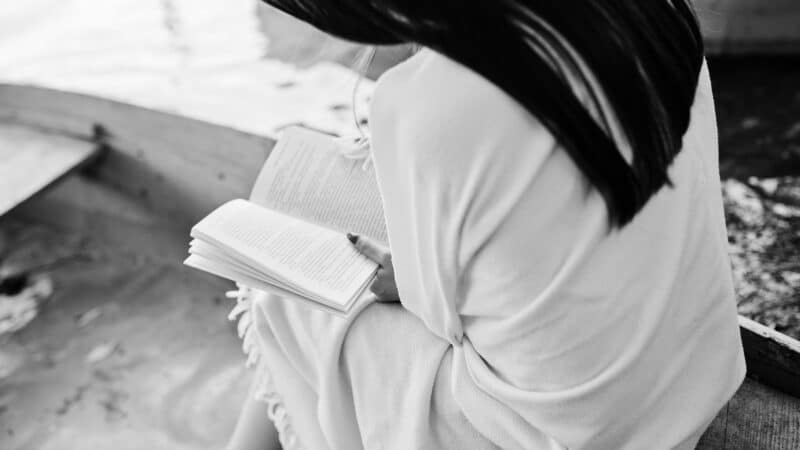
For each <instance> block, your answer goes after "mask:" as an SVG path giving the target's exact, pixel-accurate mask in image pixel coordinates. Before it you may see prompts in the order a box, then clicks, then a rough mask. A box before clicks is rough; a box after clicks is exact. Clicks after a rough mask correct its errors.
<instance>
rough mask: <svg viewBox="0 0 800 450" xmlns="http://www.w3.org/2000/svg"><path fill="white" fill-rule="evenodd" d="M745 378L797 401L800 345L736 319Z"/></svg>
mask: <svg viewBox="0 0 800 450" xmlns="http://www.w3.org/2000/svg"><path fill="white" fill-rule="evenodd" d="M739 328H740V331H741V333H742V345H743V346H744V354H745V359H746V360H747V374H748V376H750V377H752V378H754V379H756V380H759V381H761V382H762V383H764V384H766V385H768V386H771V387H773V388H775V389H777V390H779V391H781V392H784V393H786V394H789V395H792V396H794V397H797V398H800V342H798V341H797V340H795V339H792V338H790V337H789V336H786V335H785V334H783V333H779V332H777V331H775V330H773V329H771V328H768V327H765V326H764V325H761V324H760V323H757V322H754V321H752V320H750V319H748V318H746V317H742V316H739Z"/></svg>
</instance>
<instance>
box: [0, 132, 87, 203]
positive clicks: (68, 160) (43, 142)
mask: <svg viewBox="0 0 800 450" xmlns="http://www.w3.org/2000/svg"><path fill="white" fill-rule="evenodd" d="M98 154H99V146H98V145H97V144H95V143H92V142H88V141H86V140H77V139H72V138H68V137H65V136H60V135H56V134H52V133H44V132H42V131H40V130H35V129H32V128H29V127H24V126H19V125H9V124H2V123H0V216H2V215H4V214H6V213H7V212H9V211H11V210H12V209H14V208H16V207H17V206H19V205H20V204H21V203H22V202H24V201H26V200H28V199H29V198H31V197H33V196H34V195H36V194H38V193H39V192H41V191H43V190H44V189H46V188H47V187H49V186H51V185H53V184H54V183H56V182H58V181H59V180H61V179H62V178H64V177H65V176H67V175H69V174H71V173H73V172H74V171H76V170H78V169H79V168H80V167H83V166H84V165H85V164H86V163H87V162H88V161H89V160H90V159H92V158H93V157H94V156H96V155H98Z"/></svg>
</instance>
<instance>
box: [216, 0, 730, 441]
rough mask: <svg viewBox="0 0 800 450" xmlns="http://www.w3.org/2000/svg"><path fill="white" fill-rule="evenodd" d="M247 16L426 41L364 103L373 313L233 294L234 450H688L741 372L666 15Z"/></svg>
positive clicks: (601, 9) (698, 56)
mask: <svg viewBox="0 0 800 450" xmlns="http://www.w3.org/2000/svg"><path fill="white" fill-rule="evenodd" d="M268 3H271V4H273V5H275V6H277V7H279V8H281V9H283V10H284V11H286V12H288V13H290V14H293V15H295V16H297V17H299V18H300V19H303V20H305V21H307V22H309V23H311V24H313V25H315V26H317V27H319V28H321V29H322V30H324V31H328V32H330V33H332V34H335V35H338V36H340V37H343V38H346V39H351V40H354V41H358V42H363V43H370V44H393V43H401V42H407V43H415V44H418V45H421V46H422V47H423V50H422V51H420V52H419V53H418V54H416V55H415V56H413V57H412V58H410V59H409V60H407V61H406V62H404V63H402V64H400V65H399V66H397V67H395V68H394V69H392V70H390V71H389V72H388V73H386V74H385V75H384V76H383V77H382V78H381V79H380V80H379V82H378V86H377V88H376V91H375V95H374V97H375V98H374V101H373V105H372V110H371V129H372V142H371V145H372V152H373V160H374V164H375V168H376V173H377V176H378V182H379V186H380V189H381V195H382V197H383V200H384V208H385V215H386V222H387V229H388V232H389V241H390V247H391V252H390V253H389V250H388V249H380V248H377V247H376V246H375V245H374V244H372V243H370V242H369V241H368V240H366V239H365V238H358V237H355V236H353V237H352V240H354V241H355V242H356V245H357V246H358V247H359V248H360V249H362V251H364V252H365V253H366V254H367V255H368V256H370V257H372V258H374V259H376V260H377V261H378V262H379V263H380V264H381V265H382V271H381V273H380V276H379V278H378V280H377V281H376V285H375V286H373V292H375V294H376V297H377V299H378V300H384V301H385V302H377V303H376V302H368V303H365V304H364V305H362V307H361V309H360V310H359V311H357V313H356V314H353V315H352V316H351V317H349V318H348V319H338V318H333V317H330V316H328V315H326V314H325V313H322V312H316V311H311V310H309V309H307V308H304V307H302V306H299V305H294V304H292V303H291V302H284V301H281V300H280V299H276V298H272V297H271V296H269V295H266V294H263V293H262V294H256V293H254V292H250V291H249V290H247V289H242V291H241V292H240V304H239V308H238V309H239V310H246V313H245V316H244V319H243V320H242V323H240V325H241V327H242V329H243V331H244V334H245V347H246V348H247V349H248V350H250V354H251V357H252V358H253V359H256V358H259V359H260V367H259V369H258V370H259V371H258V374H257V376H256V378H257V381H256V384H257V386H256V387H255V388H254V389H256V394H257V395H255V397H257V398H259V399H261V400H264V401H265V403H264V404H263V405H264V406H260V405H261V404H260V403H259V401H256V400H253V401H249V402H248V404H247V405H246V406H245V410H244V412H243V414H242V417H241V419H240V422H239V426H238V427H237V431H236V432H235V433H234V437H233V439H232V442H231V448H269V446H270V445H274V444H275V443H274V441H273V442H270V439H274V438H272V436H273V434H271V433H270V431H269V430H270V428H269V427H268V426H267V425H266V424H265V418H264V415H269V416H270V417H272V418H273V419H274V421H275V423H276V425H277V428H278V430H279V431H280V432H281V438H282V440H283V444H284V447H286V448H300V447H304V448H307V449H326V448H330V449H357V448H366V449H373V448H390V449H395V448H396V449H428V448H431V449H435V448H453V449H482V448H520V449H564V448H570V449H580V448H591V449H642V448H648V449H649V448H664V449H667V448H681V449H688V448H694V446H695V445H696V443H697V441H698V439H699V437H700V436H701V434H702V432H703V431H704V429H705V428H706V427H707V426H708V424H709V423H710V421H711V420H712V419H713V418H714V417H715V415H716V414H717V412H718V411H719V410H720V408H722V406H723V405H724V404H725V403H726V401H727V400H728V399H729V398H730V397H731V396H732V395H733V393H734V392H735V390H736V389H737V387H738V385H739V384H740V383H741V381H742V379H743V376H744V372H745V367H744V360H743V355H742V349H741V342H740V338H739V335H738V327H737V318H736V310H735V305H734V294H733V289H732V280H731V274H730V267H729V261H728V258H727V251H726V245H727V240H726V233H725V224H724V218H723V213H722V202H721V198H720V186H719V172H718V165H717V164H718V161H717V138H716V124H715V118H714V107H713V100H712V96H711V87H710V83H709V78H708V72H707V68H706V66H705V62H704V58H703V49H702V42H701V38H700V35H699V31H698V26H697V23H696V19H695V17H694V14H693V12H692V10H691V7H690V5H689V3H688V2H686V1H684V0H673V1H671V2H667V1H661V2H659V1H656V2H638V1H633V0H625V1H617V2H608V1H599V0H574V1H560V2H559V1H542V2H537V1H530V0H529V1H523V0H491V1H490V0H482V1H481V0H462V1H460V2H457V3H455V2H449V1H437V2H430V1H422V0H417V1H411V0H405V1H402V0H383V1H379V0H375V1H369V2H365V1H363V0H339V1H336V2H334V1H324V0H273V1H269V2H268ZM389 255H390V257H389ZM393 300H397V301H399V303H397V302H394V303H393V302H392V301H393ZM270 374H271V376H270Z"/></svg>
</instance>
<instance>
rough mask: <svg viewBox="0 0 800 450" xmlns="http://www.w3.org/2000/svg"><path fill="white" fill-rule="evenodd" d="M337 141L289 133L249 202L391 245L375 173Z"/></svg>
mask: <svg viewBox="0 0 800 450" xmlns="http://www.w3.org/2000/svg"><path fill="white" fill-rule="evenodd" d="M341 145H344V144H341V143H339V142H337V141H336V140H335V138H333V137H331V136H328V135H325V134H322V133H319V132H316V131H312V130H308V129H305V128H300V127H293V128H289V129H287V130H286V131H284V134H283V136H282V137H281V138H280V140H279V141H278V143H277V144H275V147H274V148H273V149H272V153H271V154H270V156H269V158H268V159H267V162H266V164H265V165H264V167H263V169H262V170H261V173H260V174H259V175H258V179H257V180H256V183H255V185H254V186H253V191H252V194H251V196H250V200H251V201H252V202H254V203H256V204H259V205H262V206H266V207H267V208H270V209H274V210H277V211H281V212H284V213H286V214H289V215H292V216H294V217H297V218H300V219H303V220H306V221H308V222H312V223H315V224H318V225H321V226H324V227H326V228H330V229H332V230H336V231H339V232H341V233H346V232H354V233H358V234H363V235H366V236H369V237H371V238H373V239H375V240H377V241H379V242H382V243H384V244H386V243H387V242H388V238H387V236H386V225H385V222H384V216H383V204H382V202H381V197H380V192H379V191H378V185H377V181H376V179H375V171H374V169H373V168H372V166H370V167H369V168H367V169H364V168H363V167H362V161H357V160H352V159H347V158H345V157H344V156H342V155H341V152H340V150H339V149H340V146H341Z"/></svg>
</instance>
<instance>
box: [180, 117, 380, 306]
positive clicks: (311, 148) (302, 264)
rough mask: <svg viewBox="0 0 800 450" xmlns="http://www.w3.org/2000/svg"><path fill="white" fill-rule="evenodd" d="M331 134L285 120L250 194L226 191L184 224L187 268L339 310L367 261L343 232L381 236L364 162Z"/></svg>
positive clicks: (361, 283)
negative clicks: (218, 202)
mask: <svg viewBox="0 0 800 450" xmlns="http://www.w3.org/2000/svg"><path fill="white" fill-rule="evenodd" d="M343 145H345V144H342V143H340V142H339V141H337V140H335V139H334V138H332V137H330V136H327V135H325V134H322V133H318V132H315V131H311V130H307V129H304V128H290V129H287V130H286V131H285V132H284V134H283V136H282V137H281V139H280V140H279V141H278V143H277V144H276V145H275V147H274V148H273V150H272V153H271V154H270V156H269V158H268V159H267V162H266V164H265V165H264V167H263V168H262V169H261V173H260V174H259V175H258V179H257V180H256V183H255V185H254V187H253V191H252V193H251V195H250V200H249V201H248V200H241V199H239V200H232V201H230V202H228V203H225V204H224V205H222V206H220V207H219V208H217V209H216V210H214V211H213V212H212V213H211V214H209V215H208V216H206V217H205V218H204V219H203V220H201V221H200V222H199V223H197V225H195V226H194V227H193V228H192V232H191V236H192V238H193V240H192V241H191V244H190V247H189V253H190V256H189V258H187V259H186V261H185V262H184V263H185V264H186V265H189V266H191V267H194V268H197V269H200V270H204V271H206V272H209V273H212V274H214V275H217V276H221V277H224V278H228V279H230V280H233V281H236V282H239V283H242V284H245V285H247V286H250V287H252V288H256V289H261V290H265V291H270V292H273V293H276V294H278V295H281V296H283V297H286V298H292V299H296V300H300V301H303V302H306V303H309V304H311V305H313V306H315V307H317V308H321V309H324V310H327V311H330V312H334V313H338V314H346V313H347V312H348V311H349V310H350V308H351V307H352V306H353V304H354V303H355V301H356V300H357V299H358V298H359V297H360V296H361V294H362V293H363V292H364V290H365V289H366V288H367V287H368V286H369V284H370V283H371V281H372V279H373V278H374V275H375V272H376V270H377V264H376V263H374V262H372V261H370V260H369V259H367V258H366V257H364V256H363V255H361V254H360V253H359V252H358V251H357V250H356V249H355V248H354V247H353V245H352V244H351V243H350V242H349V241H348V240H347V238H346V236H345V234H346V233H347V232H354V233H358V234H361V235H365V236H369V237H371V238H372V239H375V240H376V241H378V242H382V243H384V244H385V243H386V242H387V238H386V227H385V223H384V219H383V208H382V204H381V198H380V194H379V192H378V187H377V184H376V180H375V174H374V171H373V170H372V168H371V167H369V168H364V167H362V162H361V161H356V160H352V159H347V158H345V157H344V156H342V146H343Z"/></svg>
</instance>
